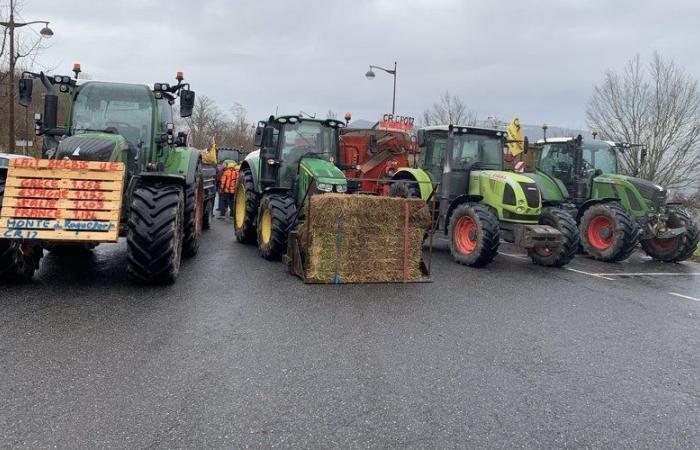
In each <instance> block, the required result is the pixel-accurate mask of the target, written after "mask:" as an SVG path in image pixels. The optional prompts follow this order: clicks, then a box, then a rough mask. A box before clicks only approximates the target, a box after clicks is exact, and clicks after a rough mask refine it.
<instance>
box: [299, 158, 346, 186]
mask: <svg viewBox="0 0 700 450" xmlns="http://www.w3.org/2000/svg"><path fill="white" fill-rule="evenodd" d="M300 166H301V169H302V170H303V171H305V172H306V173H307V174H309V175H310V176H312V177H314V178H315V179H316V181H317V182H318V183H328V184H347V180H346V179H345V175H344V174H343V172H342V171H341V170H340V169H338V168H337V167H336V166H335V164H333V163H332V162H329V161H326V160H324V159H318V158H303V159H302V160H301V164H300Z"/></svg>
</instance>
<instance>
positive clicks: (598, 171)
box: [593, 169, 603, 177]
mask: <svg viewBox="0 0 700 450" xmlns="http://www.w3.org/2000/svg"><path fill="white" fill-rule="evenodd" d="M601 175H603V171H602V170H601V169H596V170H595V171H594V172H593V176H594V177H599V176H601Z"/></svg>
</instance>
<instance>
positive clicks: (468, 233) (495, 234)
mask: <svg viewBox="0 0 700 450" xmlns="http://www.w3.org/2000/svg"><path fill="white" fill-rule="evenodd" d="M448 234H449V241H450V253H452V257H453V258H454V260H455V261H456V262H458V263H460V264H464V265H468V266H472V267H483V266H485V265H487V264H488V263H490V262H491V261H493V259H494V258H495V257H496V255H497V254H498V246H499V245H500V230H499V227H498V218H496V216H494V215H493V213H492V212H491V211H489V210H488V208H486V207H485V206H483V205H479V204H470V203H465V204H463V205H460V206H458V207H457V208H456V209H455V210H454V212H453V213H452V216H451V217H450V225H449V232H448Z"/></svg>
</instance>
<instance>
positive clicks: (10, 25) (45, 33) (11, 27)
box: [0, 0, 53, 153]
mask: <svg viewBox="0 0 700 450" xmlns="http://www.w3.org/2000/svg"><path fill="white" fill-rule="evenodd" d="M37 23H43V24H44V28H42V29H41V31H39V35H40V36H41V37H42V38H47V39H48V38H50V37H51V36H53V30H51V28H49V22H48V21H46V20H34V21H32V22H15V4H14V0H10V20H9V21H8V22H0V26H3V27H5V28H7V29H8V31H9V35H10V64H9V65H10V67H9V70H10V73H9V74H8V75H9V83H10V88H9V89H8V92H9V94H10V98H9V102H10V105H9V106H10V108H9V113H10V117H9V122H10V123H9V129H8V133H7V134H8V136H7V137H8V139H9V144H10V145H9V150H10V153H14V152H15V63H16V62H17V55H16V54H15V28H22V27H26V26H27V25H34V24H37Z"/></svg>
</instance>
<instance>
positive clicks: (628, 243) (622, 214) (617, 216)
mask: <svg viewBox="0 0 700 450" xmlns="http://www.w3.org/2000/svg"><path fill="white" fill-rule="evenodd" d="M601 208H605V209H607V211H608V213H609V215H610V216H611V217H613V218H614V220H615V221H616V222H617V223H618V224H619V225H620V229H619V230H618V231H619V232H621V233H622V242H621V243H620V244H619V245H618V249H617V251H616V252H614V253H613V254H612V255H609V256H604V255H600V254H598V253H596V251H595V250H594V249H591V247H590V246H589V245H588V237H587V236H588V235H587V233H586V229H585V228H584V226H585V224H587V223H588V222H589V221H590V218H591V216H592V215H597V214H596V213H595V211H598V210H600V209H601ZM579 231H580V235H581V244H582V245H583V248H584V251H585V252H586V253H587V254H588V255H590V256H591V257H592V258H593V259H597V260H599V261H605V262H619V261H624V260H625V259H627V258H629V257H630V255H631V254H632V253H633V252H634V250H635V249H636V248H637V244H639V227H638V226H637V223H636V222H635V221H634V219H633V218H632V217H630V215H629V214H628V213H627V211H625V210H624V208H623V207H622V206H621V205H620V204H618V203H600V204H597V205H593V206H591V207H590V208H588V209H587V210H586V212H584V213H583V216H582V217H581V223H580V225H579Z"/></svg>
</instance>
